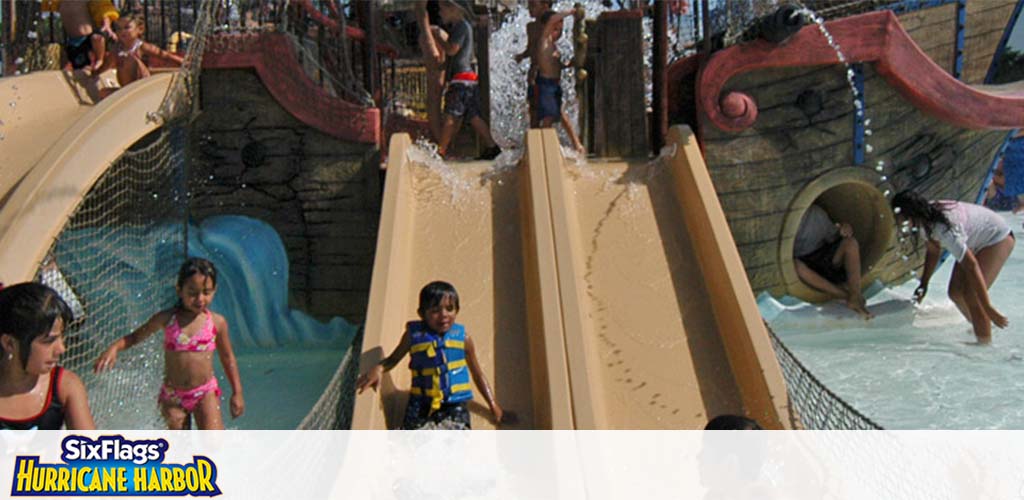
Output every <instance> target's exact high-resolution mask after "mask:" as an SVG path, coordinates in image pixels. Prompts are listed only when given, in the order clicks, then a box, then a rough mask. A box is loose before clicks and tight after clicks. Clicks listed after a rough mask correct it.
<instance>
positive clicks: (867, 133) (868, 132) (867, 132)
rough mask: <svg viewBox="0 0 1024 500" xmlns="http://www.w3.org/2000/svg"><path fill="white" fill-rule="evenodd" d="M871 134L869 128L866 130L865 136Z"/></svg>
mask: <svg viewBox="0 0 1024 500" xmlns="http://www.w3.org/2000/svg"><path fill="white" fill-rule="evenodd" d="M871 133H872V132H871V129H869V128H866V129H864V135H871Z"/></svg>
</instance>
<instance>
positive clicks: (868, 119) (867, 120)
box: [864, 118, 871, 127]
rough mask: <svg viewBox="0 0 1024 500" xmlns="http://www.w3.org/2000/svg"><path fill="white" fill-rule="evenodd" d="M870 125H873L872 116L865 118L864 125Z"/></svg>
mask: <svg viewBox="0 0 1024 500" xmlns="http://www.w3.org/2000/svg"><path fill="white" fill-rule="evenodd" d="M868 125H871V118H865V119H864V126H865V127H867V126H868Z"/></svg>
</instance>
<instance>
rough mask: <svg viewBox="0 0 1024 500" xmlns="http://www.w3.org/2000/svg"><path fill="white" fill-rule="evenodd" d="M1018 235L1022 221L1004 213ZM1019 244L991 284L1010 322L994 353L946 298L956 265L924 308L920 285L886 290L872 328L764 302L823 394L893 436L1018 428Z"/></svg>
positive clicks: (1022, 290) (1022, 406)
mask: <svg viewBox="0 0 1024 500" xmlns="http://www.w3.org/2000/svg"><path fill="white" fill-rule="evenodd" d="M1003 216H1004V217H1005V218H1006V219H1007V221H1008V222H1009V223H1010V227H1011V228H1013V230H1014V232H1015V234H1017V235H1018V237H1019V236H1020V235H1022V234H1024V229H1022V222H1024V215H1013V214H1010V213H1005V214H1003ZM1022 246H1024V244H1022V243H1020V240H1019V239H1018V243H1017V248H1015V249H1014V252H1013V254H1011V255H1010V259H1009V260H1008V261H1007V263H1006V265H1005V266H1004V268H1003V270H1002V272H1001V273H1000V275H999V279H998V280H997V281H996V283H995V284H994V285H993V286H992V289H991V290H990V294H991V297H992V302H993V304H994V305H995V306H996V308H997V309H999V310H1000V311H1001V312H1002V313H1003V314H1005V315H1006V316H1007V317H1008V318H1009V319H1010V326H1009V327H1008V328H1006V329H1004V330H999V329H994V331H993V341H992V345H991V346H987V347H986V346H978V345H971V344H972V343H973V342H974V334H973V332H972V329H971V325H970V324H969V323H968V322H967V320H966V319H964V318H963V316H961V315H960V313H959V311H957V309H956V307H955V306H954V305H953V303H952V302H951V301H950V300H949V299H948V298H947V297H946V285H947V283H948V282H949V275H950V273H951V272H952V268H953V265H952V264H953V261H952V259H947V261H946V262H945V263H944V264H943V265H942V266H941V267H940V268H939V269H938V270H937V271H936V273H935V276H934V277H933V278H932V282H931V285H930V287H929V288H930V290H929V294H928V297H926V298H925V300H924V302H923V304H921V305H920V306H916V305H914V304H913V303H912V302H911V301H910V297H911V296H912V294H913V291H914V289H915V288H916V287H917V280H912V281H910V282H907V283H905V284H904V285H902V286H900V287H898V288H894V289H890V290H884V291H882V292H880V293H878V294H877V295H875V296H874V297H873V298H872V299H871V300H870V301H869V305H870V306H872V307H873V310H875V312H876V313H877V314H878V317H877V318H875V319H874V320H872V321H870V322H863V321H861V320H858V319H856V318H855V317H853V315H852V314H850V313H848V312H847V311H845V310H844V308H843V307H841V306H839V305H838V304H829V305H826V306H823V307H814V306H809V305H806V304H801V305H795V306H788V307H787V306H783V305H781V304H780V303H778V302H776V301H774V300H771V299H768V298H762V299H761V300H760V306H761V310H762V313H763V314H764V315H765V318H766V319H768V320H769V324H770V325H771V326H772V329H773V330H774V331H775V332H776V334H778V336H779V337H780V338H781V339H782V340H783V342H785V343H786V345H787V346H788V347H789V348H790V349H791V350H792V351H793V353H794V354H795V355H796V356H797V357H798V358H799V359H800V361H801V362H802V363H804V365H805V366H807V368H808V369H809V370H810V371H811V372H812V373H813V374H814V375H815V376H817V377H818V378H819V379H820V380H821V381H822V382H823V383H824V384H825V385H826V386H827V387H829V388H830V389H831V390H832V391H834V392H835V393H836V394H838V395H839V396H840V397H841V398H843V399H845V400H846V401H847V402H849V403H850V404H851V405H853V407H854V408H857V409H858V410H860V411H861V412H862V413H864V414H865V415H866V416H868V417H869V418H871V419H873V420H875V421H876V422H877V423H878V424H879V425H881V426H882V427H886V428H892V429H1024V307H1021V306H1020V304H1024V248H1022Z"/></svg>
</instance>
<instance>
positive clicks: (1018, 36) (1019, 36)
mask: <svg viewBox="0 0 1024 500" xmlns="http://www.w3.org/2000/svg"><path fill="white" fill-rule="evenodd" d="M1006 45H1007V46H1009V47H1011V48H1013V49H1016V50H1020V51H1024V15H1021V16H1019V17H1018V18H1017V25H1016V26H1014V27H1013V32H1012V33H1010V40H1009V41H1008V42H1006Z"/></svg>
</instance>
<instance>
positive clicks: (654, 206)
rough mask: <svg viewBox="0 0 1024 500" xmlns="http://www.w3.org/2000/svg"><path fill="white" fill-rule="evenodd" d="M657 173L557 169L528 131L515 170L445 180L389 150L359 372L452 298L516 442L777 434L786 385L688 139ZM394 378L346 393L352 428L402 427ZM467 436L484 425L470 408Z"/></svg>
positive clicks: (403, 381) (629, 164)
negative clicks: (594, 435) (439, 293)
mask: <svg viewBox="0 0 1024 500" xmlns="http://www.w3.org/2000/svg"><path fill="white" fill-rule="evenodd" d="M670 144H671V145H670V147H669V149H670V151H671V154H668V155H667V156H663V158H662V160H661V161H654V162H652V161H648V160H646V159H638V160H614V161H613V160H599V161H594V160H592V161H590V162H589V163H587V164H583V165H577V164H576V163H575V162H574V161H572V160H567V159H565V158H564V157H563V156H562V153H561V149H560V147H559V144H558V139H557V137H556V135H555V134H554V132H553V131H551V130H546V131H540V130H531V131H530V132H529V134H528V137H527V146H526V152H525V154H524V155H523V159H522V161H521V162H520V164H519V165H518V166H515V167H513V168H508V169H497V170H495V169H492V167H491V164H489V163H459V164H454V165H451V166H446V165H444V164H441V163H440V162H438V161H436V160H430V159H429V158H428V157H426V156H425V154H423V153H422V152H421V151H419V150H418V149H412V148H410V146H411V144H410V140H409V137H408V136H406V135H404V134H398V135H395V136H393V138H392V141H391V146H390V151H389V157H388V158H389V160H388V176H387V181H386V183H385V190H384V201H383V209H382V214H381V223H380V229H379V235H378V245H377V255H376V260H375V262H374V270H373V281H372V285H371V289H370V304H369V309H368V311H367V320H366V328H365V337H364V340H363V354H362V357H361V362H360V364H361V367H360V371H361V372H365V371H366V370H367V369H369V367H370V366H372V365H373V364H374V363H376V362H378V361H379V360H380V359H381V358H382V357H384V356H386V355H387V354H388V353H389V352H390V351H391V350H392V349H393V348H394V347H395V346H396V345H397V344H398V341H399V339H400V337H401V335H402V332H403V328H404V323H405V322H406V321H408V320H409V319H412V318H415V317H416V301H417V294H418V292H419V289H420V287H422V286H423V285H424V284H426V283H427V282H429V281H432V280H438V279H440V280H445V281H449V282H451V283H452V284H454V285H455V287H456V288H457V289H458V290H459V295H460V298H461V306H462V309H461V312H460V314H459V317H458V321H459V322H460V323H462V324H464V325H465V326H466V329H467V332H468V333H469V335H470V336H471V337H472V338H473V340H474V344H475V345H476V349H477V355H478V357H479V359H480V361H481V364H482V366H483V369H484V371H485V373H486V375H487V377H488V378H489V379H490V381H491V383H492V385H493V386H494V388H495V393H496V394H497V397H498V400H499V402H500V403H501V405H502V406H503V407H504V408H505V409H506V410H512V411H514V412H516V414H517V416H518V422H516V423H512V424H507V425H506V424H502V425H500V426H499V427H500V428H518V429H531V428H536V429H697V428H701V427H703V425H704V424H705V423H706V422H707V420H708V418H709V417H710V416H715V415H718V414H721V413H745V414H747V415H750V416H752V417H754V418H756V419H757V420H758V421H760V422H761V423H762V424H763V425H764V426H765V427H768V428H789V427H792V426H793V423H792V417H791V415H790V411H789V405H788V400H787V396H786V389H785V383H784V381H783V378H782V374H781V371H780V370H779V367H778V364H777V362H776V360H775V356H774V353H773V352H772V348H771V344H770V341H769V338H768V335H767V332H766V330H765V327H764V324H763V322H762V320H761V317H760V314H759V312H758V309H757V305H756V303H755V300H754V296H753V293H752V291H751V289H750V285H749V282H748V281H747V278H746V274H745V273H744V271H743V266H742V263H741V262H740V258H739V254H738V252H737V250H736V247H735V244H734V243H733V240H732V235H731V234H730V233H729V230H728V226H727V224H726V221H725V216H724V214H723V212H722V209H721V207H720V205H719V204H718V199H717V197H716V195H715V192H714V188H713V186H712V184H711V180H710V178H709V176H708V175H707V172H706V169H705V166H704V161H703V158H702V156H701V154H700V151H699V149H698V147H697V144H696V140H695V138H694V136H693V134H692V133H691V132H690V130H689V129H688V128H685V127H676V128H673V130H672V133H671V137H670ZM408 386H409V370H407V369H405V368H404V363H403V365H401V366H400V367H398V368H396V369H394V370H392V371H390V372H388V373H387V374H386V375H385V378H384V380H383V381H382V384H381V388H380V391H379V392H374V391H366V392H364V393H363V394H362V395H359V396H357V398H356V402H355V407H354V412H353V420H352V428H353V429H385V428H396V427H397V426H398V425H400V424H401V419H402V413H403V409H404V407H405V401H406V398H407V397H408V394H407V392H406V391H407V388H408ZM470 410H471V413H472V418H473V428H475V429H491V428H494V427H495V426H494V424H493V423H492V422H491V421H490V420H489V418H488V412H487V409H486V407H485V406H484V404H482V401H481V398H480V397H479V396H477V398H476V399H475V400H474V402H473V404H472V405H471V406H470Z"/></svg>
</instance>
